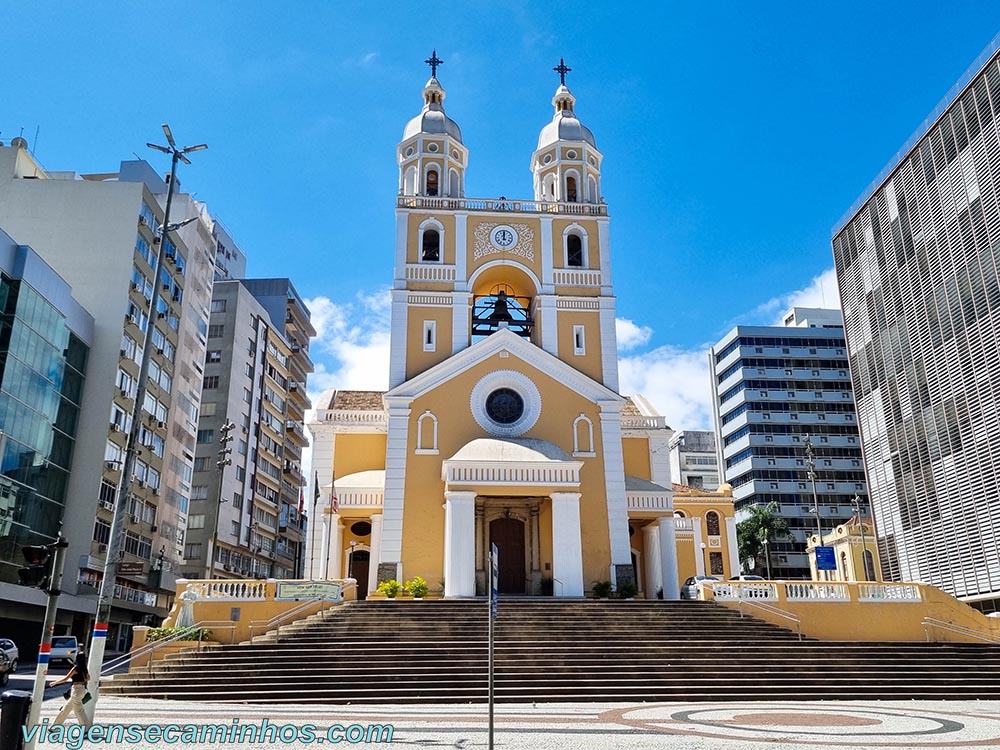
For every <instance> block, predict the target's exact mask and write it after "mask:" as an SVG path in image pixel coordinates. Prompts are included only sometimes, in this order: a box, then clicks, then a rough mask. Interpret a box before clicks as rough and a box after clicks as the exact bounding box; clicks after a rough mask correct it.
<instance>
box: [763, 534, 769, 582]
mask: <svg viewBox="0 0 1000 750" xmlns="http://www.w3.org/2000/svg"><path fill="white" fill-rule="evenodd" d="M769 542H770V540H769V539H765V540H764V541H763V545H764V564H765V565H766V566H767V580H769V581H770V580H771V550H770V549H768V543H769Z"/></svg>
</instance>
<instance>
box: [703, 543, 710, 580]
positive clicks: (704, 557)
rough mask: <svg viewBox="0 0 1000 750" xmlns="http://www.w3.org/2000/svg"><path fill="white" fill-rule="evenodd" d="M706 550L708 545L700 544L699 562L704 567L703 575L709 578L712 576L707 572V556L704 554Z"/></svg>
mask: <svg viewBox="0 0 1000 750" xmlns="http://www.w3.org/2000/svg"><path fill="white" fill-rule="evenodd" d="M707 549H708V545H707V544H705V543H704V542H702V543H701V562H702V565H704V566H705V575H707V576H709V575H712V574H711V573H710V572H709V570H708V554H707V552H706V550H707Z"/></svg>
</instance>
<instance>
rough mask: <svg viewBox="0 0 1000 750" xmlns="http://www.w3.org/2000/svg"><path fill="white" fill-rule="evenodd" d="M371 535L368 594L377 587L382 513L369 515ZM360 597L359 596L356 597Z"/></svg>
mask: <svg viewBox="0 0 1000 750" xmlns="http://www.w3.org/2000/svg"><path fill="white" fill-rule="evenodd" d="M371 522H372V537H371V539H372V540H371V543H370V545H369V548H368V549H369V555H370V557H369V558H368V593H369V594H370V593H371V592H373V591H374V590H375V589H376V588H378V560H379V554H380V553H381V551H382V514H381V513H373V514H372V516H371ZM358 598H359V599H360V598H361V597H360V596H359V597H358Z"/></svg>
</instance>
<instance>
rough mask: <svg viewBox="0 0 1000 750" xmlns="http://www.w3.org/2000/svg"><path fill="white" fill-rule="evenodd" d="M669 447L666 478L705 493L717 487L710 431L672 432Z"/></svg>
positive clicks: (716, 460)
mask: <svg viewBox="0 0 1000 750" xmlns="http://www.w3.org/2000/svg"><path fill="white" fill-rule="evenodd" d="M669 445H670V476H671V477H672V478H673V480H674V481H675V482H677V484H683V485H685V486H687V487H694V488H696V489H700V490H707V491H709V492H714V491H715V490H717V489H718V488H719V455H718V450H717V448H716V442H715V433H714V432H710V431H708V430H682V431H680V432H675V433H674V434H673V435H672V436H671V438H670V444H669Z"/></svg>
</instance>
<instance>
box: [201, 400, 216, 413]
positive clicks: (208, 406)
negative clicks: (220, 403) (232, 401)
mask: <svg viewBox="0 0 1000 750" xmlns="http://www.w3.org/2000/svg"><path fill="white" fill-rule="evenodd" d="M217 408H218V407H217V405H216V403H215V402H214V401H202V402H201V416H203V417H214V416H215V411H216V409H217Z"/></svg>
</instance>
